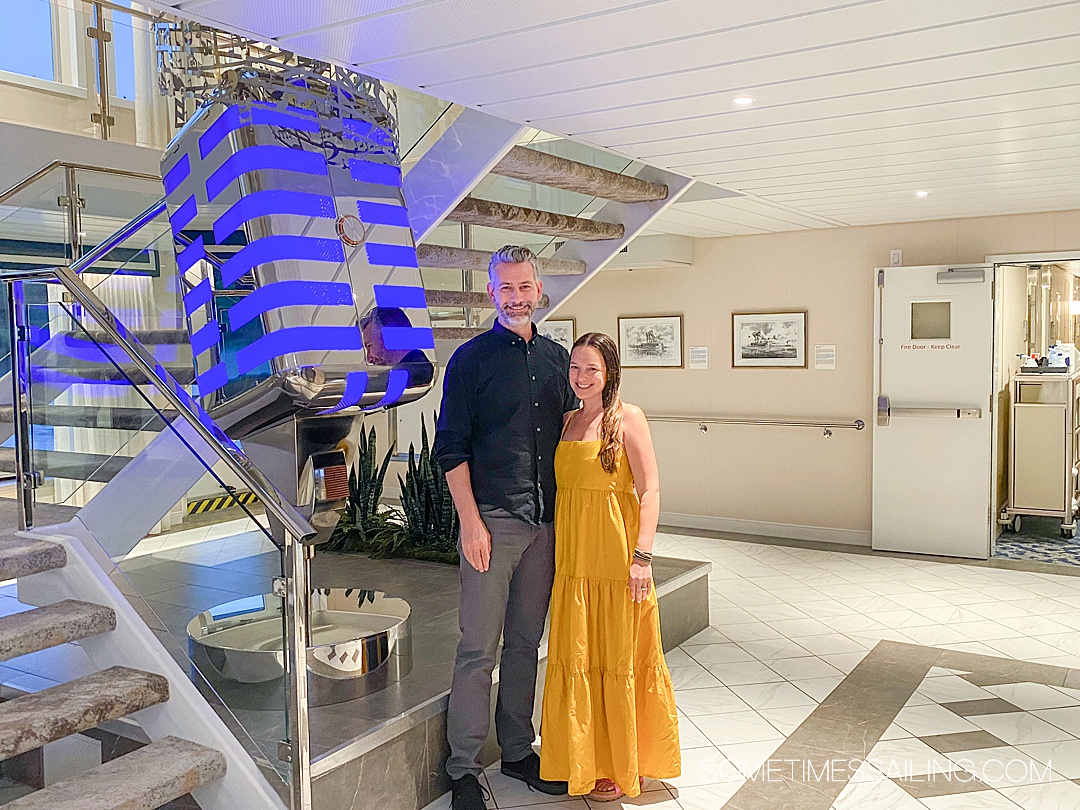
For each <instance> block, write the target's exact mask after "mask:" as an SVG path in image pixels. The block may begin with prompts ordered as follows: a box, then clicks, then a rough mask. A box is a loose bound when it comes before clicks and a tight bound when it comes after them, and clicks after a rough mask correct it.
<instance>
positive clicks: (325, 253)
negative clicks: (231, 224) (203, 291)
mask: <svg viewBox="0 0 1080 810" xmlns="http://www.w3.org/2000/svg"><path fill="white" fill-rule="evenodd" d="M414 252H415V251H414ZM287 259H295V260H297V261H309V262H337V263H340V262H343V261H345V252H344V251H343V250H342V249H341V242H339V241H338V240H337V239H317V238H315V237H314V236H289V235H287V234H278V235H276V236H264V237H263V238H262V239H257V240H255V241H254V242H252V243H250V244H248V245H245V246H244V247H242V248H240V250H238V251H237V252H236V253H235V254H234V255H233V257H232V258H231V259H229V260H228V261H227V262H225V264H223V265H221V283H222V286H225V287H228V286H230V285H232V284H235V283H236V282H237V281H238V280H239V279H240V278H241V277H242V276H243V275H244V274H245V273H248V272H250V271H251V270H253V269H254V268H256V267H258V266H259V265H261V264H266V263H267V262H276V261H284V260H287Z"/></svg>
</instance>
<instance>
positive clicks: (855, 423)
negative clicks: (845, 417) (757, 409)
mask: <svg viewBox="0 0 1080 810" xmlns="http://www.w3.org/2000/svg"><path fill="white" fill-rule="evenodd" d="M649 421H650V422H683V423H686V424H691V425H697V426H698V427H699V429H700V428H701V427H702V426H704V425H772V426H774V427H808V428H818V429H820V430H834V429H836V430H862V429H863V428H864V427H866V422H864V421H863V420H862V419H854V420H852V421H848V422H845V421H841V420H838V419H837V420H829V421H817V422H815V421H804V420H801V419H748V418H747V419H740V418H733V417H724V416H673V415H668V414H662V415H650V416H649ZM702 432H705V431H704V430H702Z"/></svg>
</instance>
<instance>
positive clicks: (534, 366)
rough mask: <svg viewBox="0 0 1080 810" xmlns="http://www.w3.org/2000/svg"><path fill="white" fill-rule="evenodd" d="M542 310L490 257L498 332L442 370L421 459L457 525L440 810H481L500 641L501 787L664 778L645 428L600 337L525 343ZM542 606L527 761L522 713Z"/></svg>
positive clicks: (503, 254)
mask: <svg viewBox="0 0 1080 810" xmlns="http://www.w3.org/2000/svg"><path fill="white" fill-rule="evenodd" d="M541 292H542V283H541V281H540V279H539V278H538V276H537V268H536V256H535V255H534V254H533V253H532V251H530V250H528V249H527V248H521V247H515V246H507V247H504V248H502V249H501V250H499V251H498V252H496V253H495V254H494V255H493V256H492V259H491V265H490V267H489V268H488V293H489V295H490V296H491V298H492V301H493V303H494V304H495V307H496V312H497V316H498V320H497V322H496V323H495V325H494V326H493V327H492V329H491V330H490V331H488V332H486V333H484V334H482V335H480V336H479V337H476V338H474V339H472V340H471V341H469V342H468V343H466V344H465V345H463V346H462V347H461V348H459V349H458V350H457V351H456V352H455V353H454V356H453V357H452V358H451V360H450V363H449V364H448V365H447V368H446V379H445V384H444V392H443V402H442V410H441V412H440V415H439V422H438V428H437V431H436V436H435V449H434V455H435V458H436V460H437V461H438V463H439V465H440V466H441V467H442V469H443V471H444V472H445V473H446V480H447V483H448V484H449V486H450V491H451V494H452V495H453V498H454V503H455V505H456V506H457V510H458V514H459V515H460V519H461V554H462V557H463V559H462V561H461V610H460V623H461V634H462V637H461V642H460V644H459V645H458V650H457V659H456V661H455V665H454V682H453V687H452V689H451V692H450V706H449V710H448V713H447V738H448V740H449V743H450V758H449V760H448V761H447V764H446V769H447V772H448V773H449V775H450V777H451V779H452V780H453V800H452V806H453V810H484V795H483V794H484V791H483V789H482V788H481V785H480V782H479V780H478V777H479V775H480V772H481V770H482V767H481V764H480V750H481V748H482V747H483V745H484V742H485V740H486V739H487V736H488V731H489V728H490V720H489V718H490V706H491V686H492V671H493V669H494V667H495V661H496V654H497V651H498V648H499V641H500V639H501V640H502V645H503V646H502V658H501V663H500V668H499V673H500V674H499V695H498V701H497V704H496V708H495V730H496V735H497V737H498V742H499V746H500V748H501V749H502V766H501V769H502V772H503V773H504V774H506V775H507V776H509V777H512V778H515V779H519V780H521V781H523V782H525V783H526V784H528V785H529V787H531V788H533V789H535V790H539V791H542V792H544V793H548V794H551V795H562V794H566V793H570V794H572V795H587V796H589V798H592V799H598V800H602V801H607V800H613V799H618V798H619V797H621V796H623V795H627V796H637V795H638V794H639V792H640V790H641V780H643V779H644V778H645V777H650V778H657V779H664V778H672V777H675V776H678V775H679V772H680V758H679V737H678V720H677V716H676V711H675V695H674V692H673V690H672V686H671V676H670V674H669V672H668V669H667V665H666V664H665V662H664V657H663V651H662V649H661V646H660V621H659V613H658V608H657V603H656V594H655V589H654V588H653V583H652V566H651V560H652V546H653V537H654V534H655V532H656V524H657V520H658V518H659V514H660V503H659V497H660V493H659V484H658V478H657V468H656V458H655V455H654V453H653V446H652V438H651V437H650V434H649V427H648V423H647V422H646V421H645V416H644V414H643V413H642V412H641V409H640V408H637V407H635V406H633V405H630V404H628V403H623V402H621V401H620V399H619V378H620V367H619V355H618V349H617V348H616V346H615V343H614V341H613V340H612V339H611V338H610V337H608V336H607V335H603V334H600V333H596V332H593V333H589V334H587V335H583V336H582V337H581V338H580V339H578V341H577V342H576V343H575V344H574V347H573V350H572V353H571V354H570V355H569V357H568V356H567V353H566V350H565V349H563V348H562V347H561V346H559V345H558V344H557V343H555V342H554V341H551V340H548V339H547V338H545V337H541V336H539V335H538V334H537V332H536V327H535V326H534V325H533V322H532V317H533V313H534V311H535V309H536V306H537V304H538V303H539V301H540V295H541ZM579 400H580V407H579ZM556 485H557V492H558V494H557V495H556ZM553 524H554V525H553ZM549 603H550V604H551V632H550V635H549V645H548V665H547V677H546V683H545V688H544V702H543V711H542V720H541V728H540V731H541V736H542V751H541V755H540V756H537V755H536V754H535V753H534V752H533V749H532V743H533V741H534V739H535V737H536V733H535V729H534V727H533V722H532V715H533V702H534V698H535V693H536V670H537V651H538V648H539V646H540V640H541V637H542V635H543V632H544V622H545V620H546V618H547V613H548V605H549Z"/></svg>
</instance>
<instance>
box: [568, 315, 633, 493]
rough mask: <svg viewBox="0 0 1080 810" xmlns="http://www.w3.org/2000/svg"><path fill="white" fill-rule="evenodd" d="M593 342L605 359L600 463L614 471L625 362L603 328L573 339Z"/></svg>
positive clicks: (581, 343) (576, 344) (619, 442)
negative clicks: (623, 363)
mask: <svg viewBox="0 0 1080 810" xmlns="http://www.w3.org/2000/svg"><path fill="white" fill-rule="evenodd" d="M579 346H591V347H592V348H594V349H596V351H598V352H599V353H600V357H601V359H602V360H603V361H604V374H605V376H606V379H605V381H604V392H603V395H602V397H603V398H602V400H601V401H602V402H603V405H604V416H603V418H602V419H601V420H600V453H599V456H600V466H601V467H603V468H604V471H605V472H607V473H609V474H612V475H613V474H614V473H615V465H616V464H617V463H618V460H619V451H620V450H621V449H622V443H623V442H622V402H621V401H620V400H619V383H620V382H621V380H622V364H621V363H620V362H619V347H618V346H616V345H615V341H614V340H612V339H611V337H610V336H608V335H605V334H604V333H603V332H587V333H585V334H584V335H582V336H581V337H579V338H578V339H577V340H575V341H574V348H575V349H576V348H578V347H579Z"/></svg>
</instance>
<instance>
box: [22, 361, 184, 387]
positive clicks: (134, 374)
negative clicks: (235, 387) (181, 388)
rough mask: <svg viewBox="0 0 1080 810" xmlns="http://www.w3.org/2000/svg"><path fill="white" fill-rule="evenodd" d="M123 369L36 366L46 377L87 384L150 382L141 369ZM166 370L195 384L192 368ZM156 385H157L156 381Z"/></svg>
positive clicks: (168, 367) (179, 381)
mask: <svg viewBox="0 0 1080 810" xmlns="http://www.w3.org/2000/svg"><path fill="white" fill-rule="evenodd" d="M121 368H122V369H123V372H121V371H120V370H119V369H117V368H116V366H113V365H111V364H108V363H105V362H102V363H101V364H100V365H93V366H43V365H37V366H35V369H40V370H41V371H42V372H44V373H45V375H48V373H49V372H56V373H59V374H63V375H64V376H65V377H74V378H78V379H81V380H86V381H87V382H106V381H114V380H128V381H130V382H131V383H133V384H135V385H146V384H147V383H148V382H149V379H148V378H147V376H146V375H145V374H143V373H142V371H140V370H139V369H137V368H135V367H133V366H128V365H121ZM165 370H166V371H167V372H169V373H170V374H171V375H172V376H173V377H174V378H175V379H176V381H177V382H178V383H180V384H181V385H191V384H192V383H193V382H195V369H194V368H192V367H191V366H165ZM154 383H157V380H156V379H154Z"/></svg>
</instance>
